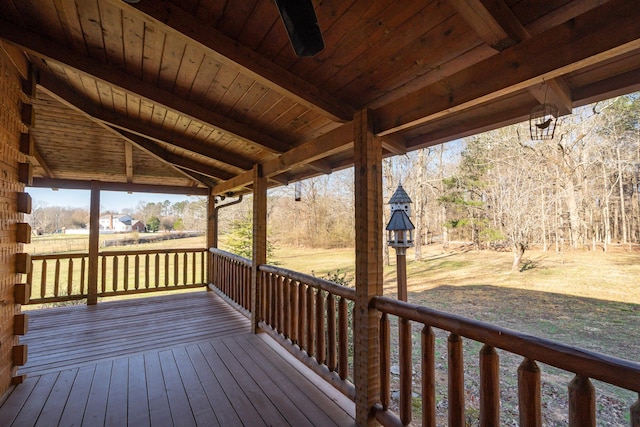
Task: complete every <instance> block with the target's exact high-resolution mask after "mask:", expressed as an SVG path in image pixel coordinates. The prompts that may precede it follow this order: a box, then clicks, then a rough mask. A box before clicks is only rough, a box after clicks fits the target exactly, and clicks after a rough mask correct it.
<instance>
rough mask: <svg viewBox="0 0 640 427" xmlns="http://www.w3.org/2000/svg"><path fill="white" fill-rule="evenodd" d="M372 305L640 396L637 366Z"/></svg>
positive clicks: (396, 306)
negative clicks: (635, 392) (637, 393)
mask: <svg viewBox="0 0 640 427" xmlns="http://www.w3.org/2000/svg"><path fill="white" fill-rule="evenodd" d="M373 305H374V307H375V308H376V309H377V310H379V311H381V312H383V313H388V314H391V315H394V316H398V317H400V318H403V319H407V320H411V321H416V322H420V323H422V324H425V325H429V326H432V327H435V328H439V329H444V330H446V331H449V332H452V333H454V334H457V335H460V336H463V337H466V338H469V339H472V340H474V341H478V342H482V343H485V344H488V345H490V346H492V347H496V348H500V349H503V350H506V351H508V352H510V353H515V354H519V355H521V356H524V357H526V358H529V359H533V360H537V361H539V362H542V363H545V364H547V365H551V366H555V367H556V368H560V369H563V370H565V371H568V372H573V373H576V374H580V375H583V376H586V377H589V378H593V379H597V380H601V381H604V382H607V383H609V384H613V385H616V386H619V387H623V388H626V389H628V390H633V391H637V392H639V393H640V363H636V362H632V361H629V360H625V359H619V358H616V357H613V356H608V355H605V354H601V353H596V352H593V351H589V350H585V349H581V348H577V347H572V346H569V345H566V344H561V343H559V342H556V341H551V340H548V339H545V338H540V337H536V336H533V335H529V334H525V333H521V332H517V331H513V330H511V329H507V328H503V327H500V326H496V325H492V324H490V323H485V322H480V321H476V320H471V319H467V318H465V317H462V316H458V315H455V314H451V313H446V312H443V311H439V310H434V309H432V308H428V307H424V306H420V305H416V304H411V303H408V302H403V301H398V300H395V299H392V298H388V297H375V298H374V299H373Z"/></svg>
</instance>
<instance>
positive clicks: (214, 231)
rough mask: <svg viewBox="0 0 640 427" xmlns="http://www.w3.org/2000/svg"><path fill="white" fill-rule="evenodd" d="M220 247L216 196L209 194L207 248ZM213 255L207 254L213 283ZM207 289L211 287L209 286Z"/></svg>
mask: <svg viewBox="0 0 640 427" xmlns="http://www.w3.org/2000/svg"><path fill="white" fill-rule="evenodd" d="M217 247H218V211H217V210H216V198H215V196H212V195H211V194H209V197H208V198H207V249H210V248H217ZM213 268H214V266H213V257H212V256H211V254H210V253H208V254H207V281H208V283H213ZM207 290H209V287H208V286H207Z"/></svg>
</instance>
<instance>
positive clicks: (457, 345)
mask: <svg viewBox="0 0 640 427" xmlns="http://www.w3.org/2000/svg"><path fill="white" fill-rule="evenodd" d="M447 350H448V359H449V393H448V398H449V425H450V426H453V427H458V426H462V427H464V425H465V421H464V362H463V359H462V356H463V354H462V338H461V337H460V335H457V334H453V333H452V334H449V338H448V340H447Z"/></svg>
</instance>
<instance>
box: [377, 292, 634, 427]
mask: <svg viewBox="0 0 640 427" xmlns="http://www.w3.org/2000/svg"><path fill="white" fill-rule="evenodd" d="M373 306H374V307H375V308H376V309H377V310H378V311H379V312H381V321H380V331H381V332H380V342H381V344H380V366H381V372H380V381H381V393H380V394H381V395H380V403H379V404H378V405H377V406H376V418H377V419H378V421H379V422H380V423H381V424H383V425H388V426H390V425H394V426H395V425H407V424H409V423H410V422H411V416H412V414H411V408H412V387H411V380H412V377H413V366H412V360H411V357H410V356H409V357H405V358H402V357H401V359H400V362H399V364H400V366H399V367H400V387H399V388H400V396H399V405H398V408H399V413H400V414H399V417H398V416H397V415H396V414H393V413H391V411H390V410H389V409H388V408H389V403H390V395H389V393H390V386H389V384H390V375H389V371H390V370H389V363H390V354H389V351H390V347H391V346H390V344H389V336H390V333H389V328H390V326H389V325H390V322H389V316H390V315H391V316H396V317H397V318H398V322H399V324H400V328H399V331H400V332H399V333H400V335H401V336H400V337H399V340H398V342H399V346H400V348H399V353H400V354H401V355H402V354H408V355H411V354H412V350H411V345H412V339H411V326H410V322H417V323H419V324H421V325H422V329H421V332H420V336H421V338H420V352H419V354H421V363H420V365H421V367H420V369H421V374H420V375H421V378H420V383H421V387H422V390H421V391H422V393H421V394H422V420H421V423H422V425H423V426H435V425H436V401H435V387H436V384H435V363H436V355H435V338H434V332H433V328H437V329H441V330H444V331H447V332H448V333H449V337H448V340H447V353H448V356H447V359H448V404H447V406H448V425H450V426H464V425H465V390H464V364H463V360H462V356H463V352H462V341H463V340H462V338H463V337H464V338H468V339H471V340H473V341H477V342H480V343H482V344H483V345H484V346H483V347H482V349H481V351H480V354H479V369H480V425H481V426H497V425H499V424H500V389H499V384H500V379H499V360H498V355H497V353H496V350H495V349H496V348H499V349H502V350H505V351H507V352H510V353H513V354H516V355H520V356H522V357H523V361H522V363H521V365H520V367H519V368H518V370H517V378H518V407H519V410H520V426H522V427H528V426H541V425H542V418H541V417H542V415H541V414H542V408H541V398H540V369H539V368H538V365H537V363H538V362H540V363H545V364H547V365H551V366H554V367H556V368H559V369H561V370H564V371H567V372H570V373H573V374H575V376H574V378H573V380H572V381H571V382H570V383H569V384H568V399H569V416H568V419H569V426H571V427H584V426H595V425H596V418H595V417H596V410H595V408H596V405H595V391H594V387H593V385H592V383H591V379H597V380H600V381H603V382H606V383H609V384H612V385H615V386H618V387H622V388H625V389H627V390H631V391H634V392H637V393H640V363H634V362H630V361H627V360H623V359H618V358H615V357H609V356H606V355H603V354H598V353H594V352H591V351H588V350H582V349H578V348H575V347H571V346H568V345H564V344H560V343H557V342H554V341H550V340H546V339H543V338H538V337H534V336H531V335H527V334H522V333H519V332H515V331H512V330H509V329H506V328H501V327H498V326H494V325H491V324H488V323H483V322H478V321H474V320H470V319H466V318H463V317H461V316H457V315H453V314H449V313H445V312H441V311H437V310H433V309H430V308H426V307H422V306H418V305H414V304H410V303H406V302H401V301H397V300H394V299H391V298H387V297H376V298H374V300H373ZM403 324H407V325H409V327H405V328H403V327H402V325H403ZM630 411H631V426H632V427H640V399H639V400H638V401H636V403H635V404H634V405H633V406H632V407H631V409H630Z"/></svg>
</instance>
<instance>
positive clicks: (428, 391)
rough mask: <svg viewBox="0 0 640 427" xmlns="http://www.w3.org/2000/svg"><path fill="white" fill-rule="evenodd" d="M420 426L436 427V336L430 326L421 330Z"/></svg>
mask: <svg viewBox="0 0 640 427" xmlns="http://www.w3.org/2000/svg"><path fill="white" fill-rule="evenodd" d="M421 344H422V425H423V427H436V336H435V334H434V333H433V329H432V328H431V327H430V326H425V327H424V328H422V333H421Z"/></svg>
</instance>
